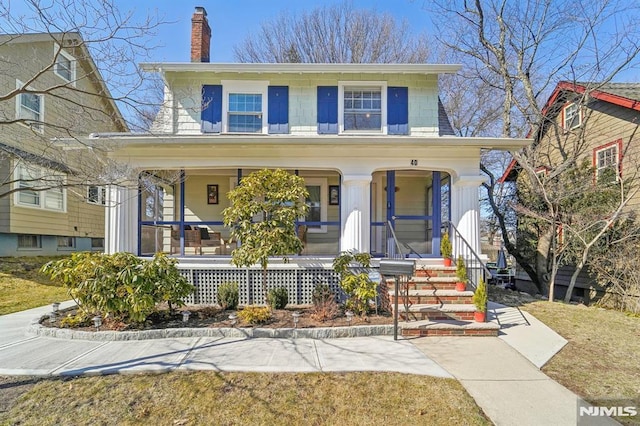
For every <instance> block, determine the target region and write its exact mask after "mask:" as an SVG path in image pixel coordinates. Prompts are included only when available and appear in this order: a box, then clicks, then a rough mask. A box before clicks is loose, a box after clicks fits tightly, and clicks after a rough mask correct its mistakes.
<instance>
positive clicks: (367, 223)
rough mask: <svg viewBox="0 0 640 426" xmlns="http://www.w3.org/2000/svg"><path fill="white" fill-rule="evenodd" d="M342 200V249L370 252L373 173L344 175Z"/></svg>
mask: <svg viewBox="0 0 640 426" xmlns="http://www.w3.org/2000/svg"><path fill="white" fill-rule="evenodd" d="M341 198H342V199H341V200H340V204H341V206H340V214H341V220H342V223H341V227H342V230H341V231H342V233H341V237H340V250H341V251H346V250H354V251H357V252H360V253H369V251H370V247H369V245H370V243H371V236H370V235H371V175H366V176H361V175H343V176H342V191H341Z"/></svg>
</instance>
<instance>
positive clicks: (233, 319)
mask: <svg viewBox="0 0 640 426" xmlns="http://www.w3.org/2000/svg"><path fill="white" fill-rule="evenodd" d="M229 319H230V320H231V327H235V326H236V324H237V323H238V314H236V313H235V312H232V313H231V314H229Z"/></svg>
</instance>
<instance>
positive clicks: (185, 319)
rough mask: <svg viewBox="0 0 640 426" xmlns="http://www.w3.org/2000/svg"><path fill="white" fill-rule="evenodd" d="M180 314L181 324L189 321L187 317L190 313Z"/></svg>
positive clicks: (185, 311) (183, 312)
mask: <svg viewBox="0 0 640 426" xmlns="http://www.w3.org/2000/svg"><path fill="white" fill-rule="evenodd" d="M181 313H182V322H188V321H189V315H191V312H189V311H187V310H184V311H182V312H181Z"/></svg>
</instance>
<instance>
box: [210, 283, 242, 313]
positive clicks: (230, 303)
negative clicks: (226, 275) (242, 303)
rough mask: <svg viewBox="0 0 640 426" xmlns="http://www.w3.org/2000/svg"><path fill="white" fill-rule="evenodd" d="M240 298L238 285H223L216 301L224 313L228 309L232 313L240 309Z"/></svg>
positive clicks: (219, 288)
mask: <svg viewBox="0 0 640 426" xmlns="http://www.w3.org/2000/svg"><path fill="white" fill-rule="evenodd" d="M239 297H240V295H239V290H238V283H223V284H220V287H218V294H217V295H216V299H217V301H218V305H220V307H221V308H222V310H224V311H226V310H227V309H229V310H232V311H235V310H236V309H238V300H239Z"/></svg>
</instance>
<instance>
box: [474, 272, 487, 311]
mask: <svg viewBox="0 0 640 426" xmlns="http://www.w3.org/2000/svg"><path fill="white" fill-rule="evenodd" d="M488 299H489V296H488V294H487V285H486V284H485V282H484V280H483V279H482V278H480V282H479V283H478V287H476V291H475V293H473V304H474V305H475V306H476V310H477V311H478V312H487V301H488Z"/></svg>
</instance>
